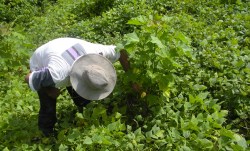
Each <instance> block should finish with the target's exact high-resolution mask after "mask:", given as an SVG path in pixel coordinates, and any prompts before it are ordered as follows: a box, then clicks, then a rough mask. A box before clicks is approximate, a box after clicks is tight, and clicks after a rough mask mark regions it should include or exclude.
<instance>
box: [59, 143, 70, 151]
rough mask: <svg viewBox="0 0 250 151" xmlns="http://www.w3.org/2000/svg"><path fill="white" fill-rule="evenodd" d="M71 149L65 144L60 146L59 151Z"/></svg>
mask: <svg viewBox="0 0 250 151" xmlns="http://www.w3.org/2000/svg"><path fill="white" fill-rule="evenodd" d="M68 149H69V148H68V146H66V145H64V144H60V146H59V151H67V150H68Z"/></svg>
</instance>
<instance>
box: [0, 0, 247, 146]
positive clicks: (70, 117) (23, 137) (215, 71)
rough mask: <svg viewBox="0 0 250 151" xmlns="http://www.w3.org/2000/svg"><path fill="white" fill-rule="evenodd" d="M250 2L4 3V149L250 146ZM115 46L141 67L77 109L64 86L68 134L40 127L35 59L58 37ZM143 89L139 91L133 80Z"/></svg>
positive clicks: (0, 119) (0, 67)
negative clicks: (31, 75)
mask: <svg viewBox="0 0 250 151" xmlns="http://www.w3.org/2000/svg"><path fill="white" fill-rule="evenodd" d="M249 7H250V2H249V1H247V0H209V1H207V0H199V1H196V0H157V1H155V0H140V1H139V0H105V1H103V0H1V2H0V33H1V35H0V39H1V40H0V71H1V72H0V85H1V87H0V96H1V97H0V98H1V99H0V106H1V108H0V130H1V131H0V150H4V151H8V150H60V151H64V150H164V151H165V150H216V151H217V150H239V151H242V150H249V144H250V112H249V111H250V62H249V60H250V50H249V44H250V39H249V37H250V32H249V29H250V15H249ZM66 36H67V37H77V38H82V39H85V40H88V41H91V42H98V43H103V44H115V45H117V48H118V49H121V48H125V49H126V50H127V51H128V52H129V54H130V61H131V63H132V70H131V71H130V72H128V73H124V72H123V71H122V69H121V66H120V65H119V64H115V66H116V69H117V74H118V82H117V86H116V88H115V90H114V92H113V94H112V95H111V96H110V97H108V98H107V99H105V100H103V101H93V102H92V103H90V104H89V105H88V106H87V107H86V108H85V109H84V111H83V113H76V108H75V106H74V105H73V103H72V101H71V99H70V97H69V96H68V94H67V93H66V92H65V91H64V90H62V91H63V94H62V95H60V97H59V99H58V103H57V116H58V119H59V121H58V124H57V125H56V129H57V130H58V136H57V137H56V138H45V137H43V136H42V135H41V134H40V132H39V131H38V128H37V114H38V110H39V100H38V97H37V95H36V93H34V92H32V91H31V90H30V89H29V88H28V86H27V85H26V84H25V83H24V82H23V81H24V76H25V74H26V73H28V72H29V69H28V68H29V67H28V66H29V65H28V63H29V57H30V56H31V54H32V52H33V51H34V50H35V49H36V48H37V47H38V46H40V45H42V44H44V43H46V42H48V41H50V40H52V39H54V38H58V37H66ZM135 81H136V82H137V83H139V84H140V85H141V86H142V89H143V91H142V92H141V93H140V94H137V93H135V92H133V91H132V90H131V87H130V83H131V82H135Z"/></svg>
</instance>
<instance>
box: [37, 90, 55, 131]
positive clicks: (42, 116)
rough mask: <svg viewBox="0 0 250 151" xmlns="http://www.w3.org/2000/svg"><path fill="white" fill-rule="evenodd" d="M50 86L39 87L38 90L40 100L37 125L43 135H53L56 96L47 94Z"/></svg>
mask: <svg viewBox="0 0 250 151" xmlns="http://www.w3.org/2000/svg"><path fill="white" fill-rule="evenodd" d="M48 89H51V88H41V89H40V90H39V91H38V96H39V100H40V111H39V116H38V126H39V129H40V130H41V131H42V132H43V134H44V135H45V136H50V135H53V133H54V126H55V123H56V121H57V118H56V98H53V97H51V96H49V95H48V93H47V91H48Z"/></svg>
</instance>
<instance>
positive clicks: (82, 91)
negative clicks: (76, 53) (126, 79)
mask: <svg viewBox="0 0 250 151" xmlns="http://www.w3.org/2000/svg"><path fill="white" fill-rule="evenodd" d="M90 65H97V66H100V67H101V68H102V69H103V70H104V71H105V74H106V76H107V80H108V85H107V86H106V87H105V88H104V89H93V88H91V87H90V86H88V84H87V81H85V80H84V78H82V76H83V73H84V72H85V70H86V67H87V66H90ZM116 78H117V77H116V71H115V68H114V66H113V64H112V63H111V62H110V61H109V60H108V59H107V58H105V57H104V56H102V55H99V54H87V55H83V56H81V57H79V58H78V59H77V60H76V61H75V62H74V63H73V65H72V68H71V71H70V83H71V85H72V87H73V89H74V90H75V91H76V92H77V94H78V95H80V96H81V97H83V98H85V99H87V100H101V99H104V98H106V97H107V96H108V95H109V94H110V93H111V92H112V91H113V89H114V87H115V84H116Z"/></svg>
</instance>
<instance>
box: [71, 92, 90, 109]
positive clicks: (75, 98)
mask: <svg viewBox="0 0 250 151" xmlns="http://www.w3.org/2000/svg"><path fill="white" fill-rule="evenodd" d="M67 90H68V93H69V94H70V96H71V98H72V100H73V101H74V104H75V105H76V106H77V108H78V111H79V112H80V113H82V112H83V107H85V106H86V105H87V104H89V103H90V101H89V100H86V99H84V98H82V97H81V96H79V95H78V94H77V93H76V91H75V90H74V89H73V88H72V87H67Z"/></svg>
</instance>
